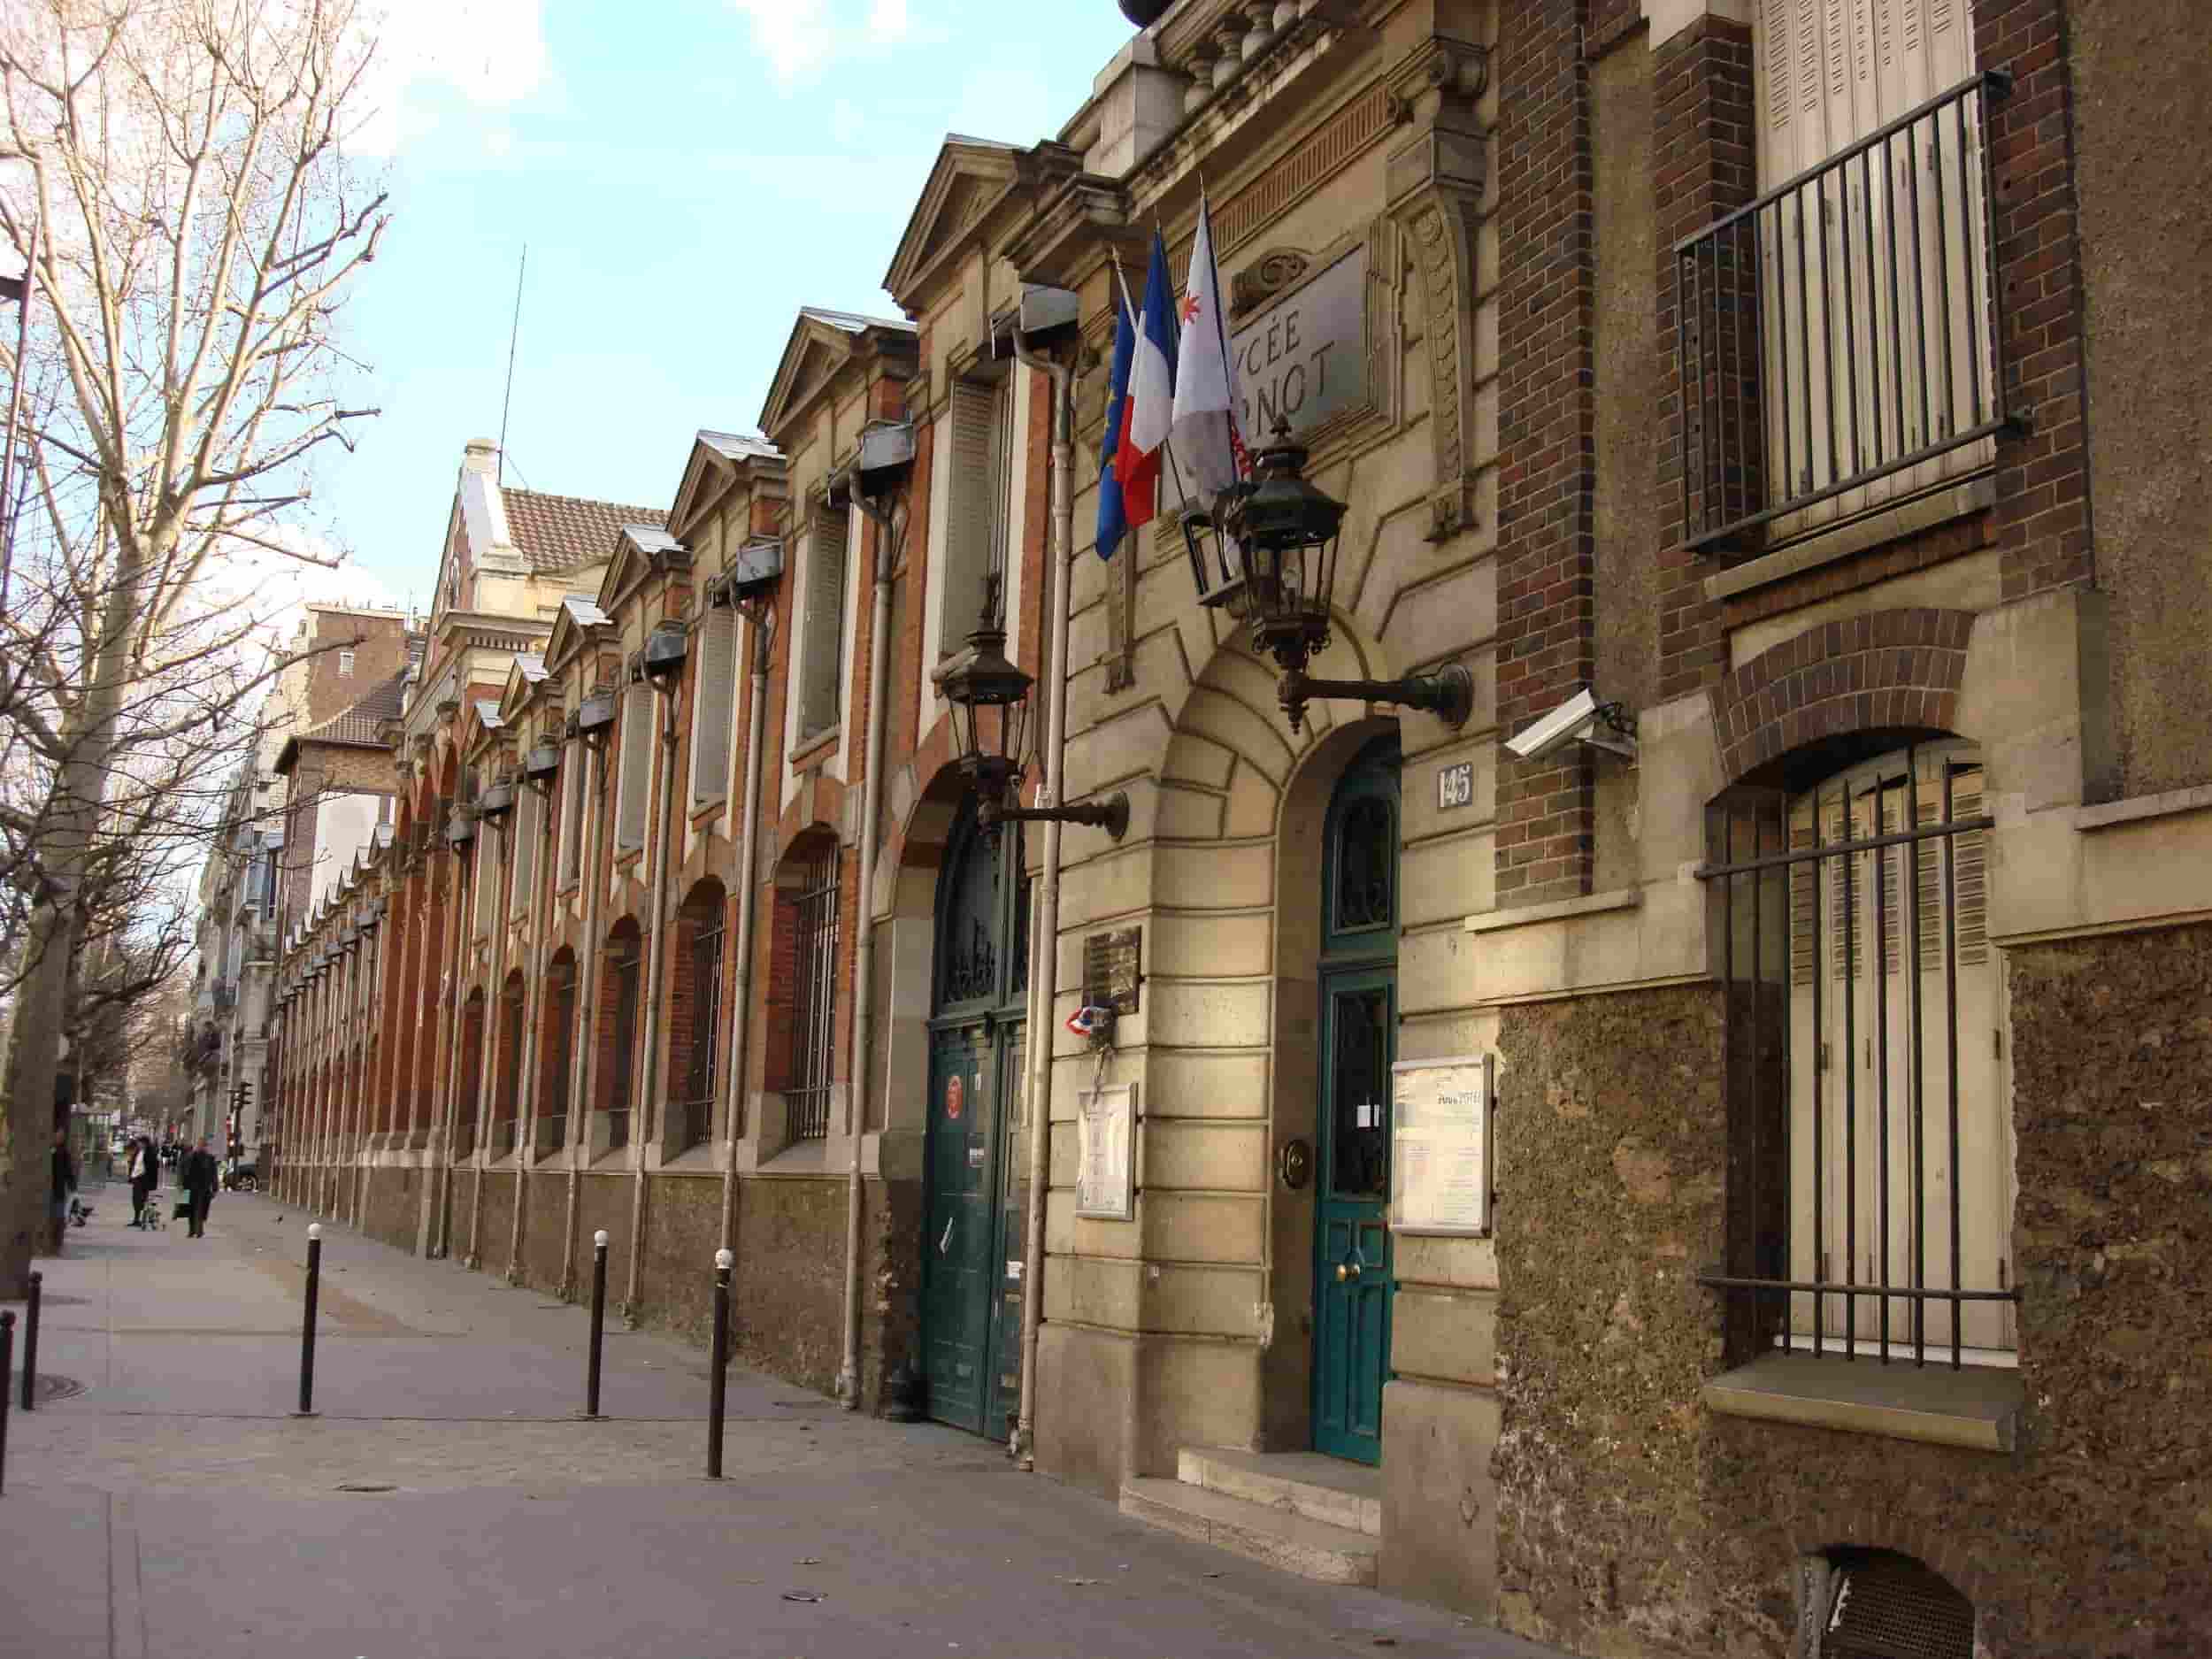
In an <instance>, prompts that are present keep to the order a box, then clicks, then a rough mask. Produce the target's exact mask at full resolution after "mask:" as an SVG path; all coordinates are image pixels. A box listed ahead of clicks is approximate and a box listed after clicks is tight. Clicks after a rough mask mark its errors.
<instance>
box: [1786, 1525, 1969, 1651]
mask: <svg viewBox="0 0 2212 1659" xmlns="http://www.w3.org/2000/svg"><path fill="white" fill-rule="evenodd" d="M1813 1564H1814V1565H1815V1566H1816V1568H1817V1569H1818V1571H1815V1572H1814V1573H1813V1574H1812V1575H1811V1578H1812V1584H1813V1586H1814V1588H1815V1594H1814V1595H1813V1597H1812V1598H1811V1601H1812V1604H1811V1605H1810V1606H1809V1607H1808V1608H1807V1609H1805V1611H1806V1613H1807V1614H1808V1615H1809V1618H1808V1623H1809V1624H1810V1625H1811V1627H1812V1628H1811V1629H1810V1630H1809V1631H1808V1632H1806V1634H1807V1635H1808V1636H1809V1637H1810V1639H1811V1640H1809V1641H1801V1643H1800V1647H1801V1649H1802V1651H1803V1652H1804V1653H1805V1654H1806V1655H1807V1659H1973V1655H1974V1651H1975V1649H1974V1604H1973V1603H1972V1602H1971V1601H1968V1600H1967V1599H1966V1598H1965V1597H1964V1596H1963V1595H1962V1594H1959V1592H1958V1590H1957V1589H1956V1588H1955V1586H1953V1585H1952V1583H1951V1581H1950V1580H1949V1579H1947V1578H1944V1577H1943V1575H1942V1574H1940V1573H1939V1572H1935V1571H1932V1570H1931V1569H1930V1568H1928V1567H1926V1566H1925V1565H1924V1564H1923V1563H1920V1562H1918V1561H1916V1560H1915V1559H1914V1558H1913V1557H1912V1556H1910V1555H1900V1554H1899V1553H1898V1552H1897V1551H1895V1550H1891V1549H1839V1550H1835V1551H1832V1553H1831V1554H1829V1555H1827V1556H1825V1557H1823V1558H1816V1561H1815V1563H1813Z"/></svg>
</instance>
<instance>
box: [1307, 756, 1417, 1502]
mask: <svg viewBox="0 0 2212 1659" xmlns="http://www.w3.org/2000/svg"><path fill="white" fill-rule="evenodd" d="M1398 773H1399V757H1398V746H1397V740H1396V739H1395V738H1386V739H1382V740H1379V741H1377V742H1375V743H1373V744H1371V745H1370V746H1369V747H1368V748H1367V749H1363V750H1362V751H1361V753H1360V755H1359V756H1358V757H1357V758H1356V760H1355V761H1354V762H1353V764H1352V765H1351V766H1350V767H1349V768H1348V769H1347V771H1346V772H1345V775H1344V778H1343V780H1342V781H1341V782H1340V784H1339V785H1338V786H1337V790H1336V795H1335V797H1334V798H1333V800H1332V802H1331V803H1330V808H1329V817H1328V827H1327V839H1326V842H1325V848H1324V859H1323V879H1322V894H1321V902H1322V958H1321V969H1320V975H1321V985H1320V993H1321V996H1320V1011H1321V1022H1320V1029H1319V1032H1318V1033H1317V1035H1318V1037H1319V1040H1320V1042H1319V1052H1320V1064H1319V1075H1318V1077H1317V1079H1316V1090H1317V1094H1316V1102H1315V1105H1316V1111H1315V1128H1316V1135H1315V1140H1316V1146H1315V1157H1314V1229H1313V1238H1314V1293H1313V1294H1314V1308H1313V1446H1314V1449H1315V1450H1316V1451H1318V1452H1325V1453H1327V1454H1328V1455H1331V1456H1333V1457H1343V1458H1349V1459H1351V1460H1353V1461H1355V1462H1357V1463H1380V1462H1381V1461H1382V1398H1383V1384H1384V1382H1385V1381H1386V1380H1387V1379H1388V1377H1389V1371H1390V1302H1391V1295H1392V1290H1393V1264H1392V1259H1391V1248H1390V1242H1391V1241H1390V1226H1389V1203H1390V1079H1391V1071H1390V1067H1391V1062H1392V1061H1393V1060H1394V1058H1395V1057H1396V1054H1397V1031H1398Z"/></svg>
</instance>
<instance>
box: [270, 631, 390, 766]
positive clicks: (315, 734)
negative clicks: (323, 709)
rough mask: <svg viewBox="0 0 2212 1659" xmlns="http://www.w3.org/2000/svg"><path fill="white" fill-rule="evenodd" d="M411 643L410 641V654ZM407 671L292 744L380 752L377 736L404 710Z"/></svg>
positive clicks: (384, 683)
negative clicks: (344, 746) (342, 745)
mask: <svg viewBox="0 0 2212 1659" xmlns="http://www.w3.org/2000/svg"><path fill="white" fill-rule="evenodd" d="M410 649H412V641H410ZM407 681H408V671H407V670H406V669H402V670H401V671H400V672H398V673H396V674H394V675H392V676H391V677H390V678H389V679H388V680H382V681H380V682H379V683H378V684H376V685H374V686H373V687H370V688H369V690H368V691H367V692H365V694H364V695H362V696H361V697H360V698H359V700H357V702H356V703H354V704H353V705H352V706H351V707H350V708H347V709H342V710H339V711H338V712H337V713H336V714H334V715H332V716H331V717H330V718H328V719H327V720H325V721H324V722H323V723H322V724H321V725H319V726H309V727H308V728H307V730H305V731H304V732H302V733H299V735H298V736H296V737H295V738H294V739H292V741H293V742H294V743H345V744H350V745H352V746H354V747H357V748H364V749H382V748H384V747H385V741H384V739H383V738H382V737H381V736H380V735H379V733H380V730H381V728H382V726H383V725H384V723H385V722H386V721H387V720H396V719H398V718H399V717H400V714H401V711H402V710H403V709H404V708H405V706H406V695H407Z"/></svg>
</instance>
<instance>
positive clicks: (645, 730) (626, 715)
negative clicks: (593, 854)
mask: <svg viewBox="0 0 2212 1659" xmlns="http://www.w3.org/2000/svg"><path fill="white" fill-rule="evenodd" d="M653 697H654V693H653V690H652V688H651V687H649V686H631V687H627V688H626V689H625V690H624V692H623V694H622V762H621V765H622V775H621V777H620V778H619V779H618V780H616V781H617V784H618V787H619V789H620V791H621V793H620V795H619V797H618V802H617V805H616V811H615V829H614V844H615V848H616V849H617V850H618V851H620V852H635V851H636V850H637V849H639V848H641V847H642V846H644V845H645V812H646V807H647V804H648V803H647V795H648V793H649V790H650V788H651V787H652V778H651V776H650V772H649V769H650V767H651V765H652V763H653Z"/></svg>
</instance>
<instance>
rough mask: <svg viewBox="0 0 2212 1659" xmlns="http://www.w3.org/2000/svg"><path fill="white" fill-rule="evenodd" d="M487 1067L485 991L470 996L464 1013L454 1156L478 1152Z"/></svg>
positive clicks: (482, 989) (463, 1156) (455, 1115)
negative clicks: (478, 1118) (478, 1115)
mask: <svg viewBox="0 0 2212 1659" xmlns="http://www.w3.org/2000/svg"><path fill="white" fill-rule="evenodd" d="M483 1065H484V988H483V987H481V986H479V987H477V988H476V989H474V990H473V991H471V992H470V993H469V998H468V1001H467V1002H465V1004H464V1005H463V1006H462V1010H461V1078H460V1087H459V1088H458V1089H457V1091H456V1093H457V1097H458V1098H457V1100H456V1101H455V1102H454V1112H453V1155H454V1156H456V1157H461V1158H465V1157H466V1156H469V1154H470V1153H472V1152H473V1151H475V1150H476V1109H477V1107H478V1105H479V1104H480V1102H481V1100H482V1091H481V1079H482V1077H483Z"/></svg>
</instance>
